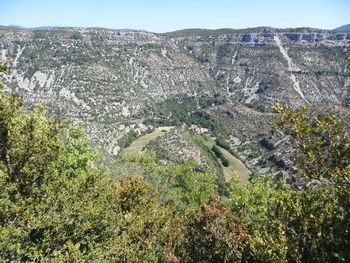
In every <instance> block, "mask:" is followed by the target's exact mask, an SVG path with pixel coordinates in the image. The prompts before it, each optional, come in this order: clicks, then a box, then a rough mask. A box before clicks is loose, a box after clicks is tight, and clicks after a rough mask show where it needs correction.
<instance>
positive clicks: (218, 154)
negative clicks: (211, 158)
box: [211, 145, 230, 167]
mask: <svg viewBox="0 0 350 263" xmlns="http://www.w3.org/2000/svg"><path fill="white" fill-rule="evenodd" d="M211 149H212V151H213V152H214V153H215V156H216V157H217V158H219V159H220V160H221V162H222V165H223V166H226V167H228V166H229V165H230V163H229V161H228V160H227V158H225V156H224V155H223V154H222V152H221V151H220V149H219V148H218V147H217V146H215V145H213V147H212V148H211Z"/></svg>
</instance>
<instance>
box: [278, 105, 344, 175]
mask: <svg viewBox="0 0 350 263" xmlns="http://www.w3.org/2000/svg"><path fill="white" fill-rule="evenodd" d="M274 109H275V110H276V111H277V112H278V113H279V114H280V116H281V118H280V119H279V120H275V121H274V123H275V125H276V126H277V127H278V128H280V129H282V130H283V131H284V132H285V133H286V134H287V135H289V136H290V138H291V143H292V144H293V145H295V147H297V148H298V150H299V151H298V154H299V155H298V156H297V160H298V161H297V164H298V166H299V168H300V171H301V172H302V173H303V175H304V176H306V177H308V178H319V177H323V178H326V179H328V180H332V181H333V180H335V179H337V180H344V176H343V174H344V172H345V170H346V169H347V167H348V166H349V165H350V158H349V156H350V147H349V143H350V136H349V135H348V134H347V133H346V131H345V129H344V126H343V124H342V121H341V120H340V119H339V118H337V117H336V116H335V115H332V114H323V115H321V116H317V115H316V114H314V113H310V112H308V109H307V107H301V108H300V109H299V110H298V111H297V110H294V109H292V108H289V107H287V106H285V107H283V106H280V105H276V106H275V107H274Z"/></svg>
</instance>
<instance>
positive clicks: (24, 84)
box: [0, 27, 350, 172]
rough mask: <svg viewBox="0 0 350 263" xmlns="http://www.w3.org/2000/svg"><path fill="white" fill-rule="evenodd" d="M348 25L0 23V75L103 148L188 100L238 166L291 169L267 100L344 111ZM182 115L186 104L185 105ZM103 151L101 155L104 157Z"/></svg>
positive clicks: (349, 86) (349, 95)
mask: <svg viewBox="0 0 350 263" xmlns="http://www.w3.org/2000/svg"><path fill="white" fill-rule="evenodd" d="M349 46H350V33H348V32H335V31H325V30H318V29H308V28H302V29H285V30H282V29H273V28H253V29H246V30H230V29H222V30H199V29H198V30H182V31H177V32H171V33H167V34H153V33H148V32H141V31H118V30H110V29H101V28H88V29H87V28H57V29H46V30H24V29H13V28H7V27H0V55H1V58H2V61H7V59H8V58H10V60H9V69H8V72H7V73H6V74H1V76H0V80H1V81H2V82H3V83H4V84H5V86H6V88H7V89H12V90H15V91H17V92H19V93H21V94H23V96H24V99H25V101H26V104H27V107H31V105H33V104H35V103H37V102H41V101H43V102H46V103H47V105H48V108H49V110H50V112H51V114H56V115H59V116H60V117H63V118H67V119H71V120H73V121H74V122H81V123H83V124H84V126H85V128H86V131H87V135H88V136H89V137H90V138H91V141H92V143H93V144H95V145H97V146H98V147H99V148H100V149H101V151H102V152H104V153H106V154H107V155H108V156H116V155H117V154H118V152H119V150H120V146H119V145H118V140H119V139H120V138H121V137H122V136H123V135H125V134H126V133H127V132H128V131H130V129H131V128H130V127H131V125H132V124H137V123H141V122H142V121H143V120H145V119H147V118H158V119H159V118H171V114H167V115H166V116H163V115H164V113H163V112H162V111H160V108H159V105H162V103H167V101H169V100H173V101H176V102H178V103H181V102H182V99H183V98H184V97H186V98H190V99H191V100H193V105H195V106H196V110H198V111H203V112H206V113H208V114H209V115H210V116H212V118H213V119H215V120H216V121H217V122H218V123H219V125H221V126H223V127H225V130H226V134H225V136H226V137H227V138H228V139H229V140H230V142H231V145H232V147H233V148H234V149H235V150H237V152H238V153H239V156H240V158H241V159H242V160H245V161H246V163H247V165H249V166H252V167H257V169H258V170H259V171H260V172H269V171H270V168H269V167H270V166H271V164H274V165H275V166H279V167H284V168H286V169H290V168H291V166H290V165H289V163H288V162H289V161H288V158H287V159H286V157H285V156H289V154H290V150H288V147H283V145H284V144H285V143H286V139H285V138H283V136H282V135H281V134H280V133H279V132H278V131H276V130H275V129H274V128H273V127H272V125H271V122H270V119H271V118H272V117H273V116H274V115H273V113H272V112H271V106H272V105H273V104H275V103H287V104H290V105H292V106H299V105H308V106H310V107H312V108H314V109H317V110H320V111H322V109H324V108H327V109H328V110H329V109H334V110H335V111H336V112H338V113H339V114H341V115H343V116H344V118H345V119H346V118H348V115H349V111H348V108H349V106H350V74H349V69H348V68H347V67H346V62H345V60H344V52H343V49H344V48H345V47H349ZM188 114H190V112H189V113H188ZM107 155H106V156H107Z"/></svg>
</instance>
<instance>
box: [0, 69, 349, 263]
mask: <svg viewBox="0 0 350 263" xmlns="http://www.w3.org/2000/svg"><path fill="white" fill-rule="evenodd" d="M4 69H5V68H3V69H2V70H4ZM22 104H23V102H22V100H21V98H20V97H19V96H18V95H17V94H14V93H11V92H4V91H3V90H1V91H0V236H1V239H0V261H2V262H46V261H49V262H277V261H278V262H348V261H349V260H350V252H349V247H350V229H349V220H350V181H349V175H350V169H349V160H350V158H349V152H350V150H349V143H350V138H349V135H348V134H347V133H346V132H345V130H344V128H343V127H342V123H341V121H340V120H339V119H337V118H336V117H335V116H333V115H324V116H316V115H314V114H311V113H309V112H308V110H307V109H306V108H301V109H299V110H293V109H290V108H288V107H282V106H279V105H277V106H276V107H275V110H276V111H277V112H279V113H280V116H281V118H280V119H278V120H276V125H277V127H279V128H280V129H282V130H283V131H284V132H285V133H286V134H288V135H289V136H290V138H291V140H292V142H293V145H295V147H296V150H297V152H298V154H297V160H298V162H297V163H296V165H298V167H299V170H300V171H301V172H302V173H303V175H304V176H305V177H308V178H310V179H317V180H316V181H314V182H316V185H315V186H314V185H312V184H310V185H306V186H305V187H304V188H302V189H298V190H295V189H293V188H292V187H291V186H289V185H287V184H285V178H273V177H269V176H266V177H264V178H258V179H255V180H252V182H250V183H248V184H238V183H237V182H235V181H234V180H233V181H232V182H231V183H230V186H229V189H228V194H227V195H228V197H223V196H219V195H218V194H217V187H216V185H215V182H214V180H213V177H212V176H211V175H210V174H208V173H206V172H203V171H201V170H200V169H198V164H197V163H196V162H194V161H187V162H183V163H180V164H172V165H166V164H162V163H159V162H158V161H157V159H156V158H155V155H154V154H153V153H146V154H144V155H142V156H140V157H139V158H140V163H141V165H142V172H141V175H126V176H124V177H122V178H119V179H118V180H116V179H115V180H112V179H110V178H112V177H111V176H110V175H108V173H107V172H106V171H105V170H104V168H103V167H102V166H101V165H100V164H99V160H98V158H97V157H96V154H95V153H94V152H93V151H92V150H91V149H90V148H89V146H88V142H87V140H86V138H85V137H84V136H83V131H82V129H81V128H80V127H75V126H73V125H71V124H70V123H69V122H66V121H61V120H59V119H57V118H53V117H47V114H46V109H45V107H44V106H42V105H38V106H37V107H35V108H34V109H33V110H32V111H30V112H29V113H24V112H23V108H22ZM217 144H218V145H220V146H221V147H224V146H225V142H224V141H222V138H220V139H218V142H217Z"/></svg>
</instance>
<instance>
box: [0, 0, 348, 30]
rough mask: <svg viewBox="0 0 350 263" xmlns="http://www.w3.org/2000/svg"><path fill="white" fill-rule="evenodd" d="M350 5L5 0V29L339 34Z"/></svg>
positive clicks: (1, 0)
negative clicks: (317, 31)
mask: <svg viewBox="0 0 350 263" xmlns="http://www.w3.org/2000/svg"><path fill="white" fill-rule="evenodd" d="M349 23H350V0H265V1H264V0H260V1H258V0H171V1H169V0H168V1H167V0H143V1H142V0H114V1H113V0H0V25H19V26H25V27H38V26H80V27H107V28H115V29H120V28H132V29H145V30H148V31H151V32H168V31H174V30H178V29H184V28H208V29H217V28H247V27H256V26H272V27H279V28H286V27H304V26H307V27H315V28H323V29H333V28H335V27H338V26H342V25H344V24H349Z"/></svg>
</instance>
